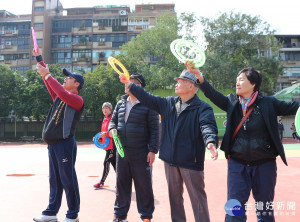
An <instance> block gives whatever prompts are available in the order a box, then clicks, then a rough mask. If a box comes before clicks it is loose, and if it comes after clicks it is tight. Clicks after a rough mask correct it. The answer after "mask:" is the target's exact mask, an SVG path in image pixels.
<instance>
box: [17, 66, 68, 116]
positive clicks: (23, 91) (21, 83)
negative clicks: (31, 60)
mask: <svg viewBox="0 0 300 222" xmlns="http://www.w3.org/2000/svg"><path fill="white" fill-rule="evenodd" d="M49 71H50V72H51V75H52V76H53V77H54V78H56V79H57V80H58V81H59V82H60V83H63V79H64V78H65V76H64V75H63V74H62V70H61V67H60V65H58V64H55V65H49ZM16 75H17V77H16V88H15V93H16V95H17V96H16V98H15V100H14V102H13V109H14V110H15V111H16V115H17V116H19V117H29V118H34V119H37V120H40V119H44V118H45V117H46V115H47V113H48V111H49V108H50V107H51V105H52V102H53V101H52V98H51V96H50V94H49V92H48V90H47V88H46V86H45V84H44V81H43V79H42V77H41V76H40V74H38V73H37V72H36V70H28V71H27V72H25V73H24V74H19V73H17V74H16Z"/></svg>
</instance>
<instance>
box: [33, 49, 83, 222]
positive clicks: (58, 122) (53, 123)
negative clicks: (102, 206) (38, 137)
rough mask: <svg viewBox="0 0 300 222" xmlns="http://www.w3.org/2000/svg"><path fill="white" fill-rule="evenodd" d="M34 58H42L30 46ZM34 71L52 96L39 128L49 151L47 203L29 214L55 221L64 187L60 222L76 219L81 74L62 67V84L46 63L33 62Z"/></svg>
mask: <svg viewBox="0 0 300 222" xmlns="http://www.w3.org/2000/svg"><path fill="white" fill-rule="evenodd" d="M33 54H34V55H35V56H36V58H37V61H38V62H41V61H42V56H41V55H40V54H39V52H35V51H34V50H33ZM37 71H38V73H39V74H40V75H41V76H42V78H43V80H44V83H45V85H46V87H47V89H48V91H49V93H50V95H51V97H52V100H53V105H52V107H51V109H50V111H49V113H48V116H47V119H46V121H45V125H44V128H43V133H42V136H43V140H44V141H45V142H46V143H47V144H48V155H49V182H50V198H49V205H48V207H47V209H46V210H44V211H43V212H42V215H41V216H38V217H35V218H33V220H34V221H38V222H47V221H51V222H55V221H57V217H56V214H57V213H58V211H59V208H60V205H61V200H62V194H63V190H65V193H66V198H67V204H68V211H67V214H66V218H65V220H64V222H77V221H79V219H78V212H79V203H80V199H79V189H78V181H77V176H76V171H75V160H76V153H77V146H76V141H75V138H74V134H75V130H76V127H77V124H78V122H79V120H80V117H81V114H82V111H83V107H84V103H83V99H82V97H81V96H79V95H78V92H79V90H80V89H81V88H82V87H83V85H84V78H83V76H82V75H81V74H79V73H72V72H70V71H68V70H66V69H64V70H63V74H64V75H66V78H65V80H64V83H63V85H61V84H60V83H59V82H58V81H57V80H56V79H55V78H53V77H52V76H51V74H50V72H49V69H48V65H46V67H44V66H42V65H41V64H39V63H38V64H37Z"/></svg>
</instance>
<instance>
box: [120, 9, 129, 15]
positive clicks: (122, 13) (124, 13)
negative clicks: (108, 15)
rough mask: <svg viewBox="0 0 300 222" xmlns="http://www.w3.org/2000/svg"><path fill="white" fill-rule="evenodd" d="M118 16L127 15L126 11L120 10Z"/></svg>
mask: <svg viewBox="0 0 300 222" xmlns="http://www.w3.org/2000/svg"><path fill="white" fill-rule="evenodd" d="M119 15H127V11H126V10H120V11H119Z"/></svg>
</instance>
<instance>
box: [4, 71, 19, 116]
mask: <svg viewBox="0 0 300 222" xmlns="http://www.w3.org/2000/svg"><path fill="white" fill-rule="evenodd" d="M15 79H16V76H15V74H14V72H13V71H12V70H11V69H10V68H9V67H8V66H6V65H0V107H1V109H0V117H7V116H8V115H9V113H10V111H11V110H12V109H13V107H12V102H13V100H14V98H15V97H16V95H15V91H14V88H15V85H16V82H15Z"/></svg>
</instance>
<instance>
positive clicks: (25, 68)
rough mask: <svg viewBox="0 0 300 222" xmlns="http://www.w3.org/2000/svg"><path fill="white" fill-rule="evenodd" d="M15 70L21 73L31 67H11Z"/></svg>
mask: <svg viewBox="0 0 300 222" xmlns="http://www.w3.org/2000/svg"><path fill="white" fill-rule="evenodd" d="M11 69H12V70H13V71H18V72H19V73H21V74H23V73H24V72H26V71H27V70H28V69H29V67H15V68H11Z"/></svg>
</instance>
